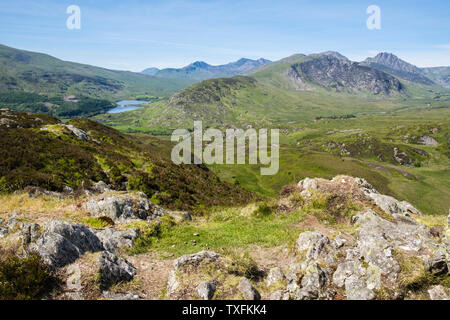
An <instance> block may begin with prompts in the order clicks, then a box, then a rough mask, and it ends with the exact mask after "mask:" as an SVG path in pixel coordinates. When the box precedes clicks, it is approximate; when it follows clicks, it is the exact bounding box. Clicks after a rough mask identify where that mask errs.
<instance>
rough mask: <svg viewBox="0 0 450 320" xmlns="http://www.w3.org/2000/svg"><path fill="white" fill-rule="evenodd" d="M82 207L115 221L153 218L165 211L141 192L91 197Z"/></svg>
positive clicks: (97, 215)
mask: <svg viewBox="0 0 450 320" xmlns="http://www.w3.org/2000/svg"><path fill="white" fill-rule="evenodd" d="M83 208H84V209H85V210H86V211H88V212H89V213H90V214H91V216H94V217H109V218H111V219H112V220H113V221H115V222H126V221H129V220H137V219H140V220H153V219H156V218H158V217H161V216H163V215H164V214H166V211H165V210H164V209H163V208H161V207H159V206H157V205H155V204H153V203H151V202H150V201H149V200H148V199H147V198H146V197H145V195H143V194H138V195H137V196H135V195H128V194H126V195H117V196H107V197H103V198H99V199H91V200H89V201H88V202H85V203H84V204H83Z"/></svg>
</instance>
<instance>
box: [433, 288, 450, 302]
mask: <svg viewBox="0 0 450 320" xmlns="http://www.w3.org/2000/svg"><path fill="white" fill-rule="evenodd" d="M428 294H429V295H430V299H431V300H449V296H448V290H446V289H445V288H444V287H443V286H441V285H438V286H434V287H432V288H430V289H429V290H428Z"/></svg>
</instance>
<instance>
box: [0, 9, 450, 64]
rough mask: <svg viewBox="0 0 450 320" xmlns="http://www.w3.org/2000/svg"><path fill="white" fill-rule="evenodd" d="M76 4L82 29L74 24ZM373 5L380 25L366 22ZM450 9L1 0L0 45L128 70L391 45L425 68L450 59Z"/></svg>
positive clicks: (354, 55)
mask: <svg viewBox="0 0 450 320" xmlns="http://www.w3.org/2000/svg"><path fill="white" fill-rule="evenodd" d="M73 4H74V5H78V6H79V7H80V8H81V29H80V30H69V29H67V27H66V20H67V18H68V17H69V14H67V13H66V9H67V7H68V6H70V5H73ZM372 4H374V5H377V6H379V7H380V9H381V30H369V29H368V28H367V27H366V20H367V18H368V17H369V15H368V14H367V13H366V9H367V7H368V6H369V5H372ZM448 12H450V3H449V2H448V1H447V0H435V1H428V2H427V3H423V2H422V3H421V2H419V1H396V2H395V3H393V1H384V0H383V1H377V0H375V1H370V2H368V1H356V0H351V1H345V2H343V3H336V2H335V1H331V0H326V1H321V2H320V3H316V2H314V1H306V0H302V1H299V0H296V1H294V0H281V1H278V2H276V3H274V2H273V1H268V0H260V1H254V0H243V1H226V0H175V1H162V0H151V1H141V0H132V1H115V2H113V3H112V2H111V1H107V0H97V1H88V0H71V1H65V0H64V1H56V0H42V1H39V2H38V3H36V2H34V1H30V0H17V1H14V2H7V1H3V2H2V3H0V29H1V30H2V33H1V37H0V43H2V44H5V45H8V46H11V47H15V48H19V49H24V50H29V51H37V52H42V53H47V54H50V55H52V56H55V57H57V58H60V59H63V60H68V61H74V62H80V63H86V64H91V65H96V66H101V67H105V68H110V69H118V70H130V71H142V70H143V69H145V68H148V67H158V68H165V67H176V68H178V67H183V66H185V65H188V64H189V63H192V62H194V61H199V60H200V61H205V62H207V63H209V64H212V65H218V64H225V63H228V62H231V61H236V60H238V59H240V58H242V57H245V58H250V59H258V58H261V57H262V58H265V59H269V60H272V61H273V60H278V59H281V58H284V57H287V56H290V55H292V54H295V53H304V54H309V53H315V52H323V51H328V50H332V51H338V52H340V53H341V54H343V55H345V56H347V57H348V58H350V59H352V60H355V61H360V60H363V59H365V58H366V57H368V56H374V55H376V54H377V53H378V52H382V51H385V52H392V53H394V54H396V55H398V56H399V57H400V58H402V59H404V60H406V61H408V62H410V63H413V64H415V65H417V66H419V67H431V66H442V65H446V66H450V21H449V19H448Z"/></svg>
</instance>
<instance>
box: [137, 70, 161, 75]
mask: <svg viewBox="0 0 450 320" xmlns="http://www.w3.org/2000/svg"><path fill="white" fill-rule="evenodd" d="M158 71H160V69H158V68H147V69H145V70H144V71H142V72H141V73H143V74H146V75H149V76H154V75H155V74H157V73H158Z"/></svg>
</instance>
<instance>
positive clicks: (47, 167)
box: [0, 110, 253, 211]
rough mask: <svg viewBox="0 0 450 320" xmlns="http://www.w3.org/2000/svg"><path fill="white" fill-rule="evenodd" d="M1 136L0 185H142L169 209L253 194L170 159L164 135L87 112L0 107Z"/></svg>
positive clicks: (199, 206)
mask: <svg viewBox="0 0 450 320" xmlns="http://www.w3.org/2000/svg"><path fill="white" fill-rule="evenodd" d="M72 126H73V127H72ZM78 130H82V131H81V133H80V131H78ZM0 137H1V142H0V143H1V145H2V146H9V147H4V148H1V150H0V159H1V160H0V192H2V193H10V192H13V191H16V190H21V189H23V188H25V187H29V186H31V187H41V188H44V189H46V190H51V191H62V190H63V189H64V187H66V186H67V187H70V188H72V189H74V191H75V192H82V190H83V189H86V188H89V187H90V186H91V185H92V184H93V183H96V182H98V181H104V182H105V183H107V184H110V185H111V187H112V188H113V189H114V190H130V191H133V190H135V191H142V192H144V193H146V194H147V196H149V197H152V199H153V200H154V201H155V202H157V203H160V204H162V205H164V206H165V207H169V208H173V209H182V210H194V211H197V210H198V211H201V210H202V208H204V207H205V205H210V206H211V205H227V204H231V203H232V204H236V203H245V202H246V201H248V200H249V199H253V195H252V194H251V193H250V192H248V191H246V190H244V189H242V188H240V187H238V186H235V185H233V184H228V183H226V182H222V181H221V180H220V179H219V178H218V177H217V176H216V175H215V174H214V173H213V172H212V171H210V170H208V168H206V167H205V166H189V165H181V166H178V165H175V164H173V163H172V161H171V159H170V151H171V144H170V143H168V142H166V141H163V140H159V139H156V138H153V137H148V136H146V137H142V138H139V137H131V136H128V135H126V134H122V133H120V132H118V131H116V130H114V129H111V128H108V127H105V126H103V125H101V124H99V123H97V122H94V121H91V120H88V119H75V120H71V121H70V122H69V123H68V124H67V125H66V124H62V123H61V122H60V121H59V120H58V119H56V118H53V117H51V116H49V115H39V114H28V113H18V112H13V111H8V110H2V111H1V123H0Z"/></svg>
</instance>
